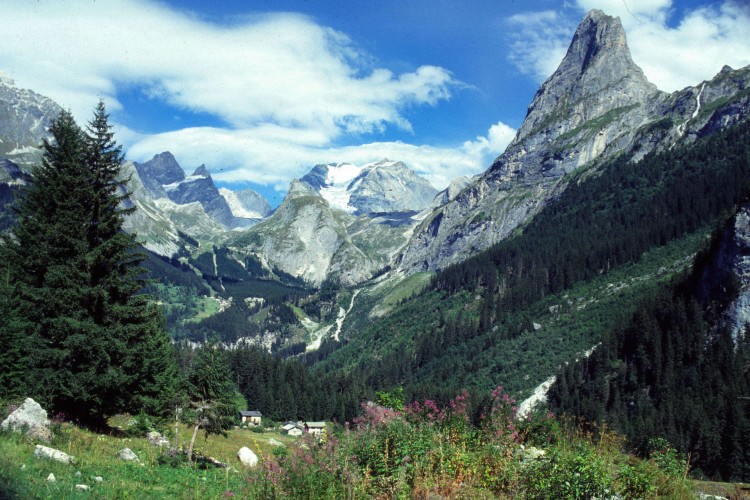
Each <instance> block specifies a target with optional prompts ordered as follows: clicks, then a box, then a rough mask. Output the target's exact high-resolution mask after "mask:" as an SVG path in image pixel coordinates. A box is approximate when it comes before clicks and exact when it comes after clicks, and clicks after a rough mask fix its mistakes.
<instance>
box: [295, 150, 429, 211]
mask: <svg viewBox="0 0 750 500" xmlns="http://www.w3.org/2000/svg"><path fill="white" fill-rule="evenodd" d="M300 180H301V181H302V182H303V183H305V184H307V185H308V186H310V188H311V189H313V190H314V191H316V192H317V193H318V194H320V196H322V197H323V199H325V200H326V201H327V202H328V204H329V205H330V206H331V207H332V208H337V209H339V210H343V211H345V212H348V213H350V214H353V215H362V214H368V213H382V212H410V211H419V210H422V209H424V208H425V207H427V206H428V205H429V204H430V202H431V201H432V200H433V198H434V197H435V195H436V194H437V190H436V189H435V188H434V187H432V186H431V185H430V183H429V182H428V181H427V180H426V179H424V178H423V177H420V176H419V175H418V174H417V173H416V172H414V171H413V170H411V169H409V168H408V167H407V166H406V165H404V163H403V162H400V161H390V160H387V159H384V160H381V161H378V162H375V163H369V164H367V165H363V166H357V165H354V164H351V163H329V164H327V165H316V166H315V167H313V169H312V170H311V171H310V173H308V174H307V175H305V176H304V177H302V179H300Z"/></svg>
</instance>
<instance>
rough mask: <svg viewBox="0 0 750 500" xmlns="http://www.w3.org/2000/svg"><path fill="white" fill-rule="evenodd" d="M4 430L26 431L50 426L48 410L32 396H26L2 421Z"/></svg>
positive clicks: (1, 424)
mask: <svg viewBox="0 0 750 500" xmlns="http://www.w3.org/2000/svg"><path fill="white" fill-rule="evenodd" d="M0 427H2V428H3V429H4V430H8V429H10V430H12V431H14V432H21V431H26V430H29V429H34V428H36V427H49V419H48V418H47V411H46V410H45V409H44V408H42V406H41V405H40V404H39V403H37V402H36V401H34V400H33V399H31V398H26V400H25V401H24V402H23V404H22V405H21V406H19V407H18V408H17V409H16V410H15V411H14V412H13V413H11V414H10V415H8V417H7V418H6V419H5V420H3V421H2V423H0Z"/></svg>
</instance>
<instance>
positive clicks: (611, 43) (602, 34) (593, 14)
mask: <svg viewBox="0 0 750 500" xmlns="http://www.w3.org/2000/svg"><path fill="white" fill-rule="evenodd" d="M657 92H658V91H657V89H656V86H655V85H654V84H652V83H650V82H649V81H648V80H647V79H646V76H645V75H644V74H643V71H642V70H641V68H639V67H638V65H636V64H635V63H634V62H633V59H632V57H631V55H630V49H629V48H628V43H627V40H626V38H625V31H624V30H623V28H622V23H621V22H620V18H618V17H612V16H608V15H606V14H604V13H603V12H602V11H600V10H592V11H590V12H589V13H588V14H586V16H585V17H584V18H583V20H582V21H581V23H580V24H579V26H578V29H577V30H576V32H575V34H574V35H573V40H572V41H571V42H570V46H569V47H568V52H567V53H566V55H565V57H564V58H563V60H562V62H561V63H560V66H559V67H558V68H557V70H556V71H555V72H554V73H553V74H552V76H550V77H549V78H548V79H547V81H546V82H544V84H542V86H541V87H540V88H539V90H538V91H537V93H536V96H535V97H534V100H533V101H532V102H531V105H530V106H529V109H528V114H527V116H526V120H525V121H524V123H523V126H522V127H521V129H520V130H519V133H518V139H519V140H520V139H523V138H524V137H526V136H528V135H531V134H533V133H536V132H539V131H540V128H542V127H544V126H545V125H547V124H550V122H552V121H554V120H553V118H554V117H558V116H564V117H567V121H569V122H570V123H566V124H562V126H560V127H557V128H558V130H559V133H564V132H566V131H567V130H570V129H571V128H573V127H576V126H578V125H580V124H581V123H584V122H586V121H588V120H590V119H592V118H595V117H596V116H597V115H598V114H601V113H602V112H606V111H609V110H613V109H617V108H623V107H627V106H634V105H638V104H641V103H643V102H644V101H645V100H647V99H648V97H649V96H651V95H653V94H656V93H657Z"/></svg>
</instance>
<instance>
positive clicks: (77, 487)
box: [76, 484, 89, 491]
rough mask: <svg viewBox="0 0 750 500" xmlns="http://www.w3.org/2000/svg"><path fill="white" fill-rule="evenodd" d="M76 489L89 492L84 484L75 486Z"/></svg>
mask: <svg viewBox="0 0 750 500" xmlns="http://www.w3.org/2000/svg"><path fill="white" fill-rule="evenodd" d="M76 489H77V490H81V491H89V487H88V486H87V485H85V484H76Z"/></svg>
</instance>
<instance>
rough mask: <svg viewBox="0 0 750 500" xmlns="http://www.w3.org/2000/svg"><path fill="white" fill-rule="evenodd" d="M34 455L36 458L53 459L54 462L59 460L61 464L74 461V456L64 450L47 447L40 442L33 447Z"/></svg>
mask: <svg viewBox="0 0 750 500" xmlns="http://www.w3.org/2000/svg"><path fill="white" fill-rule="evenodd" d="M34 456H35V457H37V458H46V459H48V460H54V461H55V462H60V463H62V464H72V463H73V462H74V461H75V458H74V457H72V456H71V455H68V454H67V453H65V452H62V451H60V450H56V449H54V448H48V447H46V446H42V445H40V444H38V445H36V448H35V449H34Z"/></svg>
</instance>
